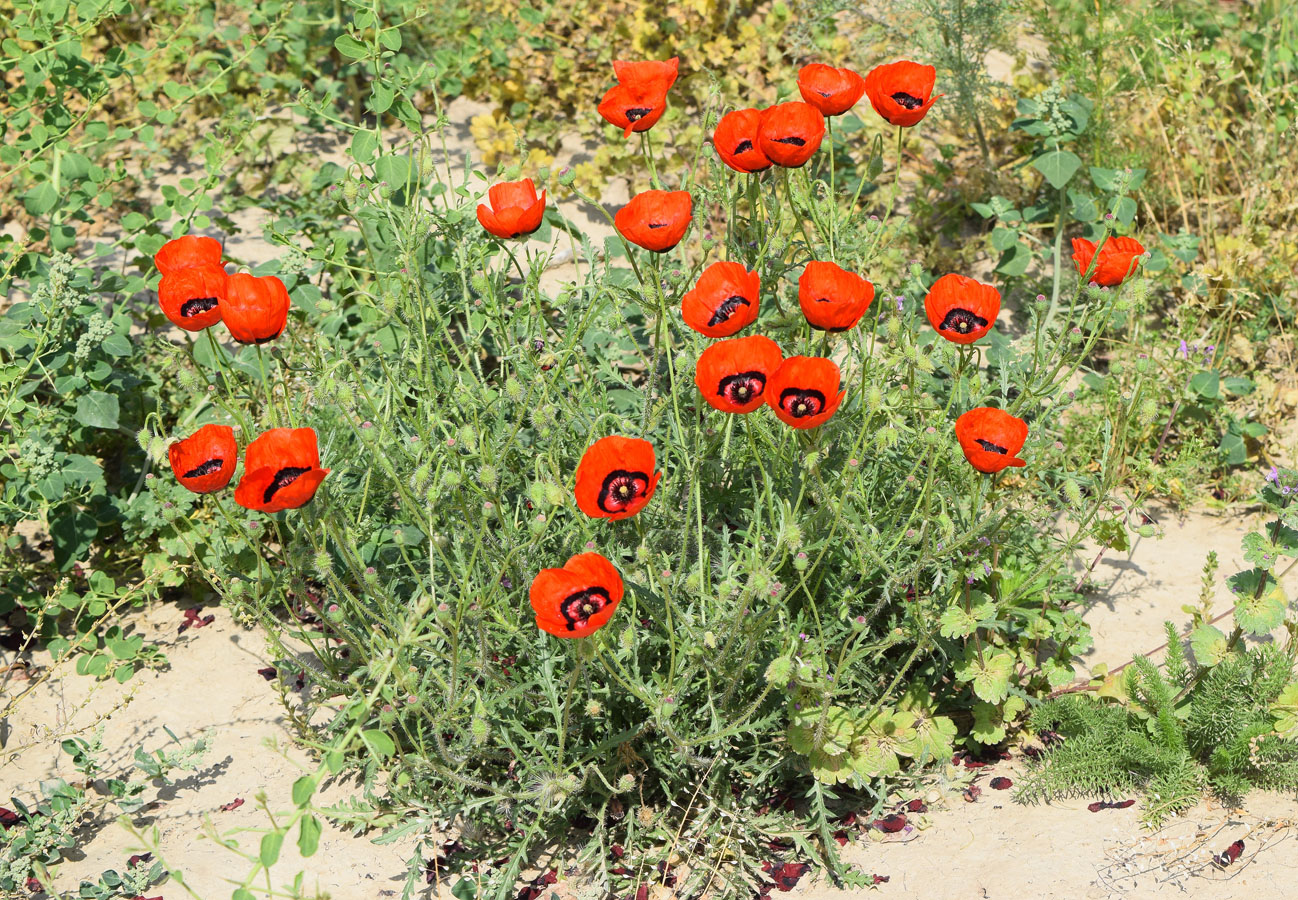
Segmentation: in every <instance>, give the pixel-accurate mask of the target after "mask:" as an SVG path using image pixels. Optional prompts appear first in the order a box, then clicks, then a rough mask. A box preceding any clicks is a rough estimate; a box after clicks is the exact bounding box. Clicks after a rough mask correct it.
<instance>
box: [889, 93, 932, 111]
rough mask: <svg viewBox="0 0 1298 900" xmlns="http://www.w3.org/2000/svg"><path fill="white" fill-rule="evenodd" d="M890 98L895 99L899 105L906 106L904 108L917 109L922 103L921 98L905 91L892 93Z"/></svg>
mask: <svg viewBox="0 0 1298 900" xmlns="http://www.w3.org/2000/svg"><path fill="white" fill-rule="evenodd" d="M892 99H894V100H896V101H897V103H898V104H899V105H901V106H904V107H906V109H919V108H920V107H921V106H923V105H924V101H923V100H921V99H919V98H918V97H912V96H911V95H910V94H908V93H906V92H905V91H898V92H897V93H895V94H893V95H892Z"/></svg>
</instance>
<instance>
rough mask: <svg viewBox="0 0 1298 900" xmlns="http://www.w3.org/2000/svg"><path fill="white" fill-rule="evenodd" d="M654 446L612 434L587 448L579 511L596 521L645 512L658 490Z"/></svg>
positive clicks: (579, 471) (580, 474)
mask: <svg viewBox="0 0 1298 900" xmlns="http://www.w3.org/2000/svg"><path fill="white" fill-rule="evenodd" d="M655 465H656V460H655V457H654V448H653V444H651V443H649V442H648V441H645V440H641V439H640V438H628V437H621V436H620V435H610V436H609V437H606V438H601V439H600V440H598V441H596V442H595V443H593V444H591V445H590V447H588V448H587V450H586V452H585V453H584V454H583V455H582V457H581V462H580V463H579V464H578V465H577V487H576V492H575V493H576V498H577V508H578V509H580V510H581V511H582V512H584V513H585V514H586V515H588V516H590V517H591V518H592V519H625V518H628V517H630V516H634V515H635V514H636V513H638V512H639V511H640V510H642V509H644V508H645V506H646V505H647V504H648V503H649V500H650V498H652V497H653V494H654V489H655V488H657V487H658V479H659V478H660V477H662V473H661V472H655V471H654V466H655Z"/></svg>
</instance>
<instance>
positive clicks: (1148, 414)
mask: <svg viewBox="0 0 1298 900" xmlns="http://www.w3.org/2000/svg"><path fill="white" fill-rule="evenodd" d="M1138 418H1139V419H1140V421H1141V423H1142V424H1144V425H1148V424H1149V423H1150V422H1152V421H1154V420H1155V419H1157V418H1158V401H1157V400H1155V399H1154V398H1153V397H1146V398H1145V400H1144V402H1142V403H1141V404H1140V413H1139V414H1138Z"/></svg>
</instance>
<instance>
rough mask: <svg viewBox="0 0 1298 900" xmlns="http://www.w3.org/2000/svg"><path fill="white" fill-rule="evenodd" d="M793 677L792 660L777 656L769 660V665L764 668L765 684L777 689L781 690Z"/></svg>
mask: <svg viewBox="0 0 1298 900" xmlns="http://www.w3.org/2000/svg"><path fill="white" fill-rule="evenodd" d="M792 676H793V660H791V659H789V658H788V657H787V656H777V657H776V658H775V659H773V660H771V664H770V665H768V666H767V667H766V682H767V683H768V684H771V685H774V686H775V687H777V688H782V687H784V686H785V685H787V684H788V683H789V679H790V678H791V677H792Z"/></svg>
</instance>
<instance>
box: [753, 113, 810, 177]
mask: <svg viewBox="0 0 1298 900" xmlns="http://www.w3.org/2000/svg"><path fill="white" fill-rule="evenodd" d="M824 136H825V117H824V116H822V115H821V114H820V110H818V109H816V107H814V106H812V105H811V104H810V103H801V102H799V101H797V100H794V101H793V102H791V103H781V104H779V105H778V106H772V107H771V108H770V109H767V110H765V111H764V112H763V113H762V120H761V123H760V125H759V127H758V131H757V139H758V147H759V148H760V149H761V151H762V153H763V154H765V155H766V158H767V159H769V160H770V161H771V162H773V163H775V164H776V165H777V166H784V167H786V168H789V169H796V168H798V166H801V165H804V164H805V163H806V162H807V160H809V159H811V157H813V156H815V154H816V151H817V150H819V149H820V141H821V139H822V138H824Z"/></svg>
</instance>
